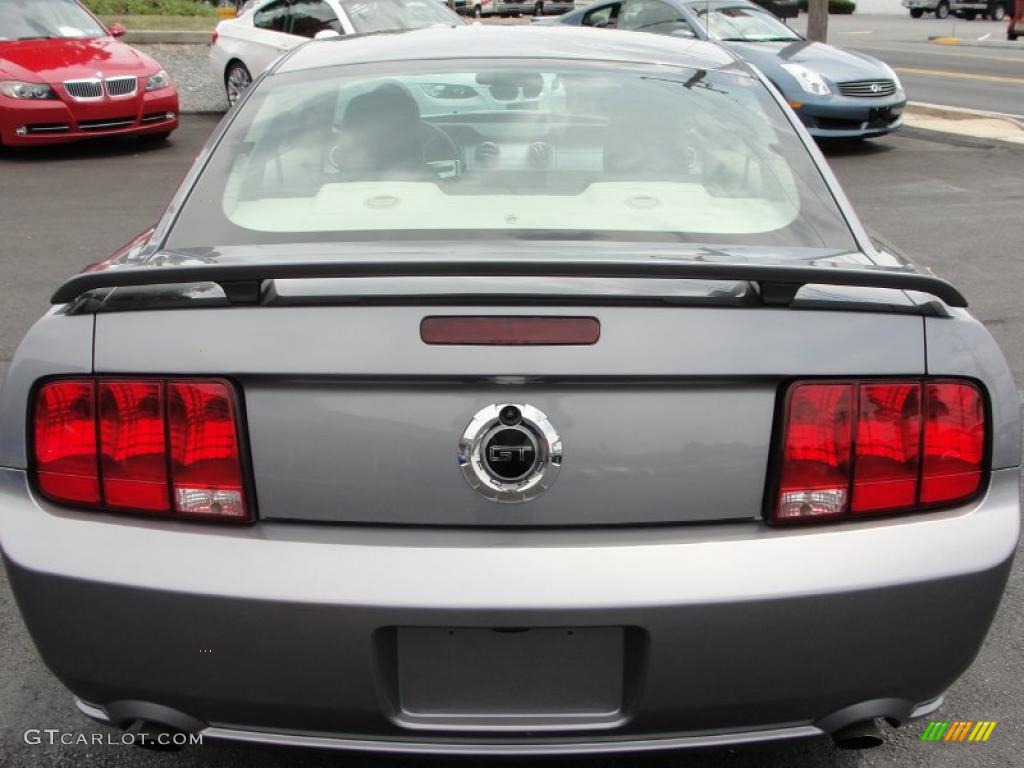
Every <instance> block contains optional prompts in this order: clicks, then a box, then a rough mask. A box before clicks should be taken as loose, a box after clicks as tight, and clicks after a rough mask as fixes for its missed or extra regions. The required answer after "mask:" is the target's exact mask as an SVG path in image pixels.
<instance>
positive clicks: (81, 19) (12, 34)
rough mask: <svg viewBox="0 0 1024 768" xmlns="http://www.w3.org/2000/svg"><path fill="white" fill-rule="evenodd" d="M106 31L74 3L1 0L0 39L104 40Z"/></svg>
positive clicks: (48, 0) (70, 0)
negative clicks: (88, 38)
mask: <svg viewBox="0 0 1024 768" xmlns="http://www.w3.org/2000/svg"><path fill="white" fill-rule="evenodd" d="M106 34H107V31H106V30H105V29H104V28H103V27H102V26H100V25H99V24H98V23H97V22H96V20H95V19H94V18H93V17H92V16H90V15H89V14H88V13H86V12H85V11H84V10H82V8H80V7H79V6H78V4H77V3H75V2H73V0H0V40H35V39H45V38H51V37H53V38H61V37H74V38H77V37H103V36H104V35H106Z"/></svg>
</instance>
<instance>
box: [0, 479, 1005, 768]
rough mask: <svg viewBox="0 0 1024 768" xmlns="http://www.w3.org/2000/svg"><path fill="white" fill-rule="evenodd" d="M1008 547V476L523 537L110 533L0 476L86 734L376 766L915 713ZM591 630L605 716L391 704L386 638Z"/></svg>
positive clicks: (131, 529)
mask: <svg viewBox="0 0 1024 768" xmlns="http://www.w3.org/2000/svg"><path fill="white" fill-rule="evenodd" d="M97 517H99V518H100V519H98V520H97ZM1018 533H1019V498H1018V471H1017V470H1016V469H1009V470H1001V471H997V472H994V473H993V478H992V483H991V486H990V488H989V491H988V493H987V494H986V496H985V497H984V498H983V499H982V500H980V501H979V502H977V503H975V504H972V505H970V506H969V507H965V508H961V509H956V510H950V511H947V512H938V513H932V514H928V515H922V516H919V517H917V518H913V519H910V520H907V519H904V520H903V521H901V522H896V521H888V522H886V521H878V522H865V523H862V524H860V525H837V526H833V527H826V528H819V529H817V530H814V531H807V530H804V531H797V530H791V529H790V530H770V529H765V528H763V527H760V526H756V525H754V524H726V525H710V526H691V527H680V528H670V527H651V528H644V529H639V530H624V529H619V530H593V531H542V532H538V531H479V530H477V531H453V530H448V531H423V530H414V529H400V528H393V529H370V528H365V527H363V528H352V527H341V526H339V527H327V526H320V527H316V526H304V525H294V524H291V525H289V524H278V525H271V524H261V525H258V526H255V527H253V528H250V529H245V530H238V529H220V528H209V527H204V528H196V527H194V526H187V525H177V524H170V523H158V522H155V521H134V520H120V519H116V518H111V517H106V516H95V515H88V514H78V513H73V512H66V511H58V510H55V509H52V508H50V507H47V506H46V505H45V504H44V503H42V502H40V501H39V500H37V499H35V498H34V497H33V496H32V494H31V492H30V491H29V490H28V488H27V485H26V482H25V476H24V473H23V472H20V471H16V470H0V543H2V545H3V548H4V552H5V555H6V558H5V559H6V564H7V568H8V571H9V574H10V579H11V584H12V588H13V590H14V593H15V596H16V598H17V600H18V604H19V606H20V608H21V610H22V613H23V615H24V617H25V621H26V623H27V625H28V627H29V630H30V632H31V634H32V636H33V638H34V640H35V642H36V644H37V646H38V648H39V650H40V652H41V654H42V656H43V658H44V660H45V661H46V662H47V664H48V665H49V666H50V668H51V669H52V670H53V671H54V673H55V674H56V675H57V676H58V677H59V678H60V679H61V680H62V682H64V684H65V685H66V686H67V687H68V688H70V689H71V690H72V691H73V692H74V694H75V695H76V696H77V697H78V698H79V699H81V700H82V701H84V702H89V704H87V705H83V707H84V708H85V710H86V711H87V712H88V713H89V714H90V715H92V716H94V717H97V718H99V719H108V718H109V719H111V720H114V721H116V722H123V721H125V720H128V719H131V718H133V717H139V716H142V715H141V714H140V713H144V712H147V711H156V712H165V713H167V715H166V719H167V720H168V721H171V723H172V724H174V723H178V722H180V723H181V727H183V728H184V729H186V730H194V731H202V732H204V733H205V734H206V735H208V736H210V737H211V738H233V739H242V740H248V741H256V742H262V743H288V744H308V745H315V746H333V747H348V748H353V749H369V750H384V751H405V752H424V753H426V752H433V753H455V752H459V753H480V754H483V753H495V754H525V753H529V754H564V753H567V752H572V753H576V752H580V753H582V752H616V751H635V750H643V749H658V748H679V747H685V746H710V745H715V744H727V743H741V742H745V741H752V740H762V739H771V738H793V737H800V736H811V735H815V734H820V733H825V732H831V731H834V730H837V729H839V728H841V727H843V726H845V725H847V724H849V723H850V722H854V721H856V720H859V719H863V718H865V717H879V716H886V717H891V718H894V719H896V720H901V721H902V720H906V719H908V718H910V717H912V716H914V715H920V714H924V713H925V712H926V711H927V709H928V707H929V706H934V702H935V700H936V699H938V697H940V696H941V694H942V692H943V691H944V690H945V689H946V688H947V687H948V686H949V685H950V684H951V683H952V682H953V681H954V680H955V679H956V678H957V677H958V676H959V675H960V674H961V673H962V672H963V671H964V670H965V669H966V668H967V667H968V665H969V664H970V663H971V661H972V660H973V658H974V656H975V654H976V653H977V650H978V649H979V647H980V645H981V643H982V641H983V639H984V637H985V634H986V632H987V629H988V626H989V624H990V622H991V620H992V617H993V616H994V614H995V611H996V609H997V606H998V603H999V599H1000V596H1001V594H1002V590H1003V586H1004V584H1005V580H1006V578H1007V575H1008V572H1009V567H1010V563H1011V558H1012V553H1013V551H1014V548H1015V544H1016V540H1017V536H1018ZM944 606H956V610H946V609H945V608H944ZM610 626H615V627H627V628H628V630H627V634H628V635H629V637H630V638H632V639H631V640H630V641H629V642H627V643H626V644H625V650H624V654H625V657H626V658H625V661H624V670H625V672H626V677H627V684H626V686H625V690H626V693H625V694H624V695H623V697H622V705H621V710H620V711H618V712H616V713H613V715H614V716H612V717H594V718H593V720H592V722H587V721H586V720H585V719H584V720H579V719H577V720H576V721H574V723H573V725H572V726H566V725H565V719H564V716H563V715H564V713H559V715H558V716H554V715H552V716H548V715H545V714H543V713H541V714H535V715H530V716H529V717H528V718H526V719H527V720H529V722H522V718H519V720H516V721H513V720H510V721H509V724H508V725H507V726H505V727H500V726H494V725H487V726H484V725H481V723H482V722H483V721H484V719H485V716H486V715H487V714H488V713H484V712H480V713H458V716H455V715H454V714H453V716H452V717H451V718H446V717H445V716H443V715H442V716H440V717H435V718H434V721H432V722H430V723H425V722H423V721H422V720H419V719H417V716H416V713H410V712H407V711H406V709H405V707H404V705H403V701H402V695H401V691H400V689H399V686H398V685H397V682H396V681H397V678H398V676H397V673H396V671H395V667H396V660H397V659H396V656H395V653H394V651H395V649H394V644H393V643H392V642H391V641H390V640H389V638H391V637H392V636H393V631H394V628H396V627H432V628H451V630H453V631H457V630H459V629H461V628H470V627H476V628H479V627H483V628H505V629H508V628H526V627H530V628H545V627H546V628H550V627H558V628H565V627H582V628H587V627H610ZM929 703H932V704H931V705H930V704H929ZM154 708H155V709H154ZM475 714H479V715H481V718H482V719H476V718H474V717H473V715H475ZM179 716H180V717H179ZM560 717H561V719H559V718H560ZM176 718H178V719H176ZM204 729H205V730H204Z"/></svg>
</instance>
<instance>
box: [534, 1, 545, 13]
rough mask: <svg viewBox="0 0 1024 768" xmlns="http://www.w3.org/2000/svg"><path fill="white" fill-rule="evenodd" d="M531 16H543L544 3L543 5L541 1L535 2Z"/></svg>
mask: <svg viewBox="0 0 1024 768" xmlns="http://www.w3.org/2000/svg"><path fill="white" fill-rule="evenodd" d="M533 15H534V16H543V15H544V3H543V0H537V2H536V3H534V4H533Z"/></svg>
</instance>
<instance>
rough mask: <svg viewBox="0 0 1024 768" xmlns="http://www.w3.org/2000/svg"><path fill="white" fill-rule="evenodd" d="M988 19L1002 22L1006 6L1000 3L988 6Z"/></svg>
mask: <svg viewBox="0 0 1024 768" xmlns="http://www.w3.org/2000/svg"><path fill="white" fill-rule="evenodd" d="M988 17H989V18H990V19H992V21H1002V20H1003V19H1005V18H1006V6H1005V5H1003V4H1002V3H996V4H995V5H992V6H989V10H988Z"/></svg>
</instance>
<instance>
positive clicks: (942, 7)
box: [935, 0, 949, 19]
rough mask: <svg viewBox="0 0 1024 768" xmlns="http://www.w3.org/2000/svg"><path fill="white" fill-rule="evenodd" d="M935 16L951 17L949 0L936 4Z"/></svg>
mask: <svg viewBox="0 0 1024 768" xmlns="http://www.w3.org/2000/svg"><path fill="white" fill-rule="evenodd" d="M935 18H936V19H948V18H949V2H948V0H941V2H940V3H939V4H938V5H937V6H935Z"/></svg>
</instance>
